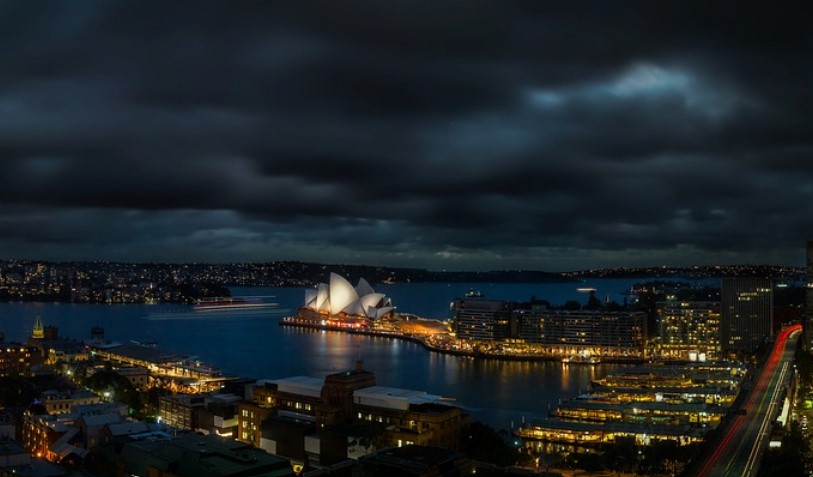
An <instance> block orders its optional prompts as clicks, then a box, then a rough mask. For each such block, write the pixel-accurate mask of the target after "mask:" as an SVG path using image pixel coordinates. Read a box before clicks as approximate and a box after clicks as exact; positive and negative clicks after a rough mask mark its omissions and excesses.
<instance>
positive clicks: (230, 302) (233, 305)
mask: <svg viewBox="0 0 813 477" xmlns="http://www.w3.org/2000/svg"><path fill="white" fill-rule="evenodd" d="M276 306H277V303H268V302H266V301H265V300H263V297H241V296H236V297H217V298H202V299H200V300H198V301H197V302H195V304H194V305H193V306H192V309H193V310H195V311H201V312H206V311H219V312H227V311H228V312H231V311H245V310H259V309H263V308H274V307H276Z"/></svg>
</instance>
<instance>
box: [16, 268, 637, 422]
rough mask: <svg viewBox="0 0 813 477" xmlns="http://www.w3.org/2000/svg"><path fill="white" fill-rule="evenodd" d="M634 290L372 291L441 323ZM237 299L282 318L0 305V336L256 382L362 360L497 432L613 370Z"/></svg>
mask: <svg viewBox="0 0 813 477" xmlns="http://www.w3.org/2000/svg"><path fill="white" fill-rule="evenodd" d="M637 281H639V280H613V279H604V280H592V281H590V282H584V283H554V284H495V285H487V284H486V285H484V284H460V283H456V284H450V285H447V284H437V283H413V284H400V283H399V284H393V285H383V284H378V285H377V286H376V285H374V286H375V287H376V291H379V292H382V293H385V294H386V295H388V296H389V297H391V298H392V300H393V303H394V304H395V305H396V306H397V307H398V310H399V311H402V312H410V313H416V314H418V315H421V316H426V317H433V318H448V317H449V303H450V302H451V300H452V299H454V298H455V297H459V296H462V295H464V294H465V292H466V291H467V290H468V289H469V288H477V289H478V290H480V291H482V292H483V294H484V295H485V296H486V297H487V298H494V299H515V300H527V299H528V298H530V297H531V296H532V295H534V296H536V297H538V298H543V299H547V300H550V301H551V302H552V303H554V304H561V303H563V302H564V301H566V300H571V299H575V300H578V301H580V302H585V301H586V296H585V295H584V294H580V293H578V292H577V291H576V288H577V287H587V286H589V287H595V288H597V289H598V292H597V294H598V296H600V297H601V298H602V299H603V298H604V297H605V295H607V294H609V296H610V298H611V299H614V300H616V301H618V302H622V301H623V296H622V295H621V293H622V292H624V291H625V290H628V289H629V287H630V285H632V284H633V283H635V282H637ZM233 294H235V295H266V296H269V295H270V296H274V298H269V299H268V300H270V301H274V302H277V303H279V308H278V309H274V310H272V311H270V312H268V313H264V314H251V315H239V314H235V315H228V316H227V315H208V314H200V313H193V312H192V311H191V308H190V307H188V306H181V305H152V306H150V305H79V304H65V303H2V304H0V331H3V332H4V333H5V335H6V339H7V340H16V341H24V340H25V339H27V337H28V335H29V334H30V332H31V328H32V327H33V324H34V320H35V318H36V316H37V315H41V316H42V321H43V323H44V324H46V325H54V326H57V327H59V333H60V335H61V336H66V337H71V338H77V339H87V338H89V335H90V328H91V327H93V326H97V325H98V326H102V327H104V328H105V334H106V337H107V338H108V339H110V340H114V341H119V342H126V341H129V340H137V341H151V340H154V341H157V342H158V343H159V344H160V346H161V347H163V348H167V349H171V350H174V351H178V352H183V353H188V354H190V355H194V356H198V357H199V358H200V359H201V360H203V361H206V362H209V363H212V364H215V365H217V366H219V367H220V368H222V369H223V370H224V371H225V372H227V373H234V374H238V375H241V376H250V377H254V378H269V379H273V378H281V377H287V376H296V375H305V376H315V377H322V376H324V375H325V374H328V373H333V372H339V371H343V370H347V369H351V368H352V366H353V363H354V361H355V360H356V359H357V358H358V356H359V355H360V356H361V357H362V358H363V359H364V362H365V368H366V369H368V370H370V371H373V372H375V373H376V377H377V380H378V384H380V385H384V386H394V387H402V388H410V389H419V390H424V391H427V392H429V393H432V394H439V395H442V396H445V397H451V398H455V399H457V402H458V403H459V404H460V405H461V406H463V407H465V408H466V409H468V410H469V411H470V413H471V415H472V418H473V419H477V420H481V421H484V422H487V423H489V424H491V425H494V426H496V427H500V428H508V427H509V426H510V425H511V423H512V422H513V424H514V425H515V426H518V425H519V424H520V422H521V421H522V419H523V418H524V419H533V418H538V417H543V416H545V415H546V414H547V412H548V409H549V408H555V407H556V405H557V404H558V401H559V399H560V398H568V397H573V396H575V395H576V394H577V393H578V392H579V391H582V392H583V391H586V390H587V389H588V387H589V384H590V380H591V379H592V378H595V377H597V376H601V375H604V374H606V373H607V372H608V370H610V369H613V366H614V365H605V364H602V365H598V366H573V365H571V366H567V367H566V366H563V365H562V364H560V363H556V362H535V363H531V362H503V361H498V360H475V359H472V358H461V357H454V356H447V355H442V354H438V353H434V352H429V351H427V350H425V349H424V348H423V347H421V346H420V345H418V344H416V343H411V342H405V341H400V340H393V339H387V338H376V337H366V336H357V335H348V334H344V333H338V332H323V331H310V330H301V329H295V328H285V327H281V326H279V325H278V319H279V318H280V317H282V316H284V315H286V314H289V313H292V312H294V311H295V310H296V308H297V307H298V306H299V305H300V304H301V303H302V300H303V298H304V289H302V288H263V289H257V288H237V289H234V290H233Z"/></svg>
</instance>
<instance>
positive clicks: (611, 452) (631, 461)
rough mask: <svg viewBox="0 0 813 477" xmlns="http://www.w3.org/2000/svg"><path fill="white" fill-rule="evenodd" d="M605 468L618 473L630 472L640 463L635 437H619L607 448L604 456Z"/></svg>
mask: <svg viewBox="0 0 813 477" xmlns="http://www.w3.org/2000/svg"><path fill="white" fill-rule="evenodd" d="M602 461H603V463H604V466H605V467H606V468H608V469H611V470H614V471H615V472H616V473H619V474H620V473H621V472H629V471H631V470H632V469H633V468H634V467H635V464H636V463H637V462H638V452H637V451H636V449H635V438H634V437H619V438H618V439H616V440H615V442H614V443H613V444H610V445H608V446H607V447H606V450H605V451H604V454H603V455H602Z"/></svg>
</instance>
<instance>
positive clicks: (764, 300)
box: [721, 278, 773, 351]
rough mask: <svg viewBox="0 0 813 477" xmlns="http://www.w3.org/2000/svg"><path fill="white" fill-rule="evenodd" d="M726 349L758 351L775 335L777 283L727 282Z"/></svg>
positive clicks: (757, 280) (755, 280) (754, 280)
mask: <svg viewBox="0 0 813 477" xmlns="http://www.w3.org/2000/svg"><path fill="white" fill-rule="evenodd" d="M721 298H722V302H723V308H722V328H723V349H725V350H731V351H754V350H756V349H757V348H759V346H760V345H762V344H764V343H765V342H767V341H768V340H769V339H770V337H771V335H772V334H773V283H772V281H771V279H770V278H724V279H723V287H722V290H721Z"/></svg>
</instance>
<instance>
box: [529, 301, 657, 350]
mask: <svg viewBox="0 0 813 477" xmlns="http://www.w3.org/2000/svg"><path fill="white" fill-rule="evenodd" d="M519 322H520V323H519V336H518V338H519V339H521V340H524V341H525V342H526V343H531V344H537V345H543V346H546V347H548V348H550V351H551V353H552V354H555V355H563V356H569V355H578V354H588V355H600V356H628V357H644V353H645V344H646V314H645V313H641V312H630V311H617V312H610V311H590V310H579V311H566V310H545V311H536V312H534V313H531V314H527V315H524V316H523V317H522V319H521V320H519Z"/></svg>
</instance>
